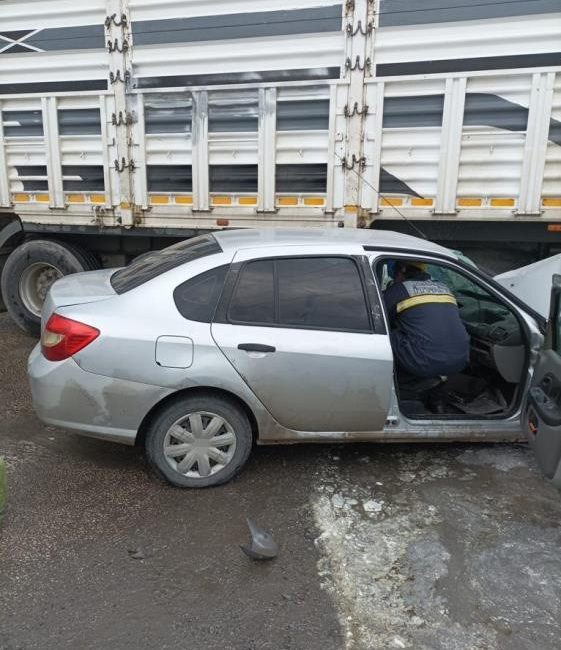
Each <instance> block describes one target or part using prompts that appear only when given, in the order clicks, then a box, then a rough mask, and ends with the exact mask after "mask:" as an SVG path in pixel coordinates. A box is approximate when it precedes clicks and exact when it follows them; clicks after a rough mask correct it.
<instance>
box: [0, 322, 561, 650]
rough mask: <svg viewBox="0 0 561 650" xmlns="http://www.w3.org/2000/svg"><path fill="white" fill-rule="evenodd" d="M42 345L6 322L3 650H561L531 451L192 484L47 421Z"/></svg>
mask: <svg viewBox="0 0 561 650" xmlns="http://www.w3.org/2000/svg"><path fill="white" fill-rule="evenodd" d="M33 343H34V342H33V341H32V340H31V339H29V338H27V337H26V336H24V335H23V334H21V333H20V332H19V331H18V330H17V329H16V328H15V327H14V326H13V325H12V324H11V322H10V321H9V319H8V318H7V317H6V316H5V315H1V316H0V359H1V360H2V361H1V364H0V413H1V414H2V418H1V420H0V455H3V456H4V457H5V459H6V462H7V466H8V480H9V502H8V510H7V513H6V516H5V518H4V521H3V523H2V525H1V528H0V648H1V649H2V650H16V649H18V650H19V649H21V650H27V649H33V648H45V649H47V648H48V649H52V648H57V649H63V648H64V649H66V648H72V649H74V648H80V649H84V650H86V649H93V648H96V649H97V648H99V649H101V648H103V649H104V650H106V649H107V648H111V649H113V648H116V649H120V648H124V649H128V648H131V649H132V648H135V649H137V648H143V649H144V648H149V649H150V648H154V649H156V648H157V649H162V650H163V649H189V650H191V649H196V650H198V649H211V650H214V649H216V650H218V649H220V650H229V649H232V650H261V649H263V650H265V649H271V650H283V649H287V650H315V649H316V648H317V649H318V650H319V649H320V648H321V649H322V650H331V649H333V650H339V649H349V650H378V649H380V650H387V649H388V648H413V649H415V650H425V649H426V650H487V649H495V648H496V649H501V650H503V649H504V650H518V649H520V650H522V649H529V650H549V649H551V650H553V649H559V648H561V495H560V494H559V493H558V492H557V491H556V490H555V489H553V488H552V487H551V486H550V485H548V484H547V483H546V482H545V481H544V480H543V479H542V477H541V475H540V473H539V471H538V470H537V468H536V467H535V464H534V462H533V459H532V456H531V454H530V452H529V451H528V450H527V449H526V447H525V446H524V445H518V446H509V445H431V446H427V445H425V446H423V445H348V446H319V445H318V446H313V445H310V446H293V447H278V448H265V449H263V448H261V449H257V450H256V453H255V454H254V456H253V458H252V461H251V462H250V465H249V467H248V468H247V469H246V470H245V472H244V473H243V474H242V476H240V477H239V479H238V480H236V481H234V482H232V483H230V484H229V485H227V486H224V487H221V488H217V489H212V490H205V491H181V490H177V489H173V488H171V487H168V486H166V485H164V484H163V483H161V482H160V481H159V480H158V479H156V478H154V477H152V476H151V475H150V473H149V472H148V471H147V468H146V466H145V463H144V460H143V457H142V453H141V451H140V450H138V449H134V448H128V447H123V446H118V445H114V444H111V443H106V442H100V441H96V440H89V439H86V438H81V437H78V436H76V435H74V434H69V433H65V432H62V431H59V430H56V429H52V428H49V427H45V426H44V425H42V424H41V423H40V422H39V421H38V420H37V419H36V418H35V417H34V415H33V412H32V409H31V404H30V400H29V393H28V389H27V384H26V377H25V365H26V360H27V355H28V353H29V351H30V349H31V347H32V346H33ZM247 516H249V517H252V518H253V519H255V520H256V521H257V522H258V523H260V524H261V525H263V526H264V527H266V528H268V529H270V530H271V531H272V532H273V534H274V536H275V538H276V540H277V541H278V542H279V544H280V546H281V552H280V555H279V557H278V558H277V559H276V560H274V561H272V562H270V563H254V562H252V561H250V560H249V559H248V558H246V557H245V556H244V555H243V554H242V553H241V551H240V549H239V544H240V543H243V542H244V541H245V539H246V535H247V533H246V527H245V517H247Z"/></svg>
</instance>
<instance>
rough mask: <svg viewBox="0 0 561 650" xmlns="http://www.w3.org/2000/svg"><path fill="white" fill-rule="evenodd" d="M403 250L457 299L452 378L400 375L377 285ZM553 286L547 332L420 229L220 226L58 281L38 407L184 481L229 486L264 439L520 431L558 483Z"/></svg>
mask: <svg viewBox="0 0 561 650" xmlns="http://www.w3.org/2000/svg"><path fill="white" fill-rule="evenodd" d="M396 260H402V261H414V262H415V263H416V264H423V265H424V266H423V268H425V269H426V272H427V273H429V274H430V275H431V277H432V278H434V279H438V280H439V281H441V282H444V283H445V284H446V285H447V286H448V287H449V289H450V291H451V292H452V293H453V294H454V296H455V298H456V301H457V303H458V306H459V309H460V315H461V318H462V320H463V323H464V325H465V327H466V329H467V331H468V333H469V335H470V340H471V358H470V362H469V365H468V366H467V368H466V369H465V370H464V372H462V373H460V374H459V375H457V376H453V377H447V378H444V377H435V378H431V379H428V380H427V379H424V380H420V381H411V380H409V381H405V382H403V381H401V379H400V377H399V375H398V374H397V373H394V359H393V353H392V346H391V342H390V330H389V322H388V318H387V314H386V311H385V305H384V300H383V292H384V290H385V288H386V286H387V284H388V283H389V282H390V281H391V280H390V278H389V275H390V274H389V273H388V269H389V268H390V264H392V263H394V264H395V261H396ZM560 293H561V284H560V283H558V282H554V286H553V300H552V307H551V318H550V319H549V326H548V325H547V322H546V319H545V318H544V317H543V316H542V315H540V314H539V313H538V312H536V311H534V310H533V309H532V308H531V307H529V306H528V305H527V304H526V303H524V302H522V301H521V300H520V299H519V298H517V297H516V296H515V295H513V294H511V293H510V292H509V291H508V290H507V289H505V288H503V287H502V286H501V285H499V284H498V283H497V282H495V281H494V280H493V279H492V278H490V277H489V276H487V275H485V274H484V273H482V272H480V271H479V270H478V269H477V268H475V267H474V266H473V265H472V264H469V263H466V262H465V261H463V259H462V258H461V256H460V255H458V254H457V253H454V252H453V251H450V250H447V249H445V248H442V247H440V246H437V245H436V244H432V243H429V242H426V241H423V240H420V239H416V238H414V237H407V236H404V235H401V234H395V233H390V232H382V231H366V230H353V231H348V230H340V229H334V230H317V229H310V230H304V229H294V230H291V229H284V230H239V231H222V232H216V233H215V234H209V235H204V236H201V237H197V238H194V239H190V240H187V241H185V242H181V243H179V244H176V245H174V246H171V247H169V248H167V249H165V250H162V251H159V252H155V253H151V254H149V255H147V256H143V257H142V258H141V259H139V260H137V261H134V262H133V263H132V264H131V265H129V266H128V267H126V268H123V269H118V270H102V271H95V272H91V273H84V274H78V275H73V276H68V277H65V278H63V279H61V280H59V281H58V282H56V283H55V284H54V285H53V287H52V289H51V291H50V294H49V295H48V297H47V300H46V302H45V305H44V308H43V314H42V338H41V342H40V343H39V344H38V345H37V347H36V348H35V350H34V351H33V352H32V354H31V357H30V360H29V377H30V381H31V388H32V393H33V401H34V406H35V409H36V411H37V413H38V415H39V417H40V418H41V419H42V420H43V421H44V422H46V423H49V424H52V425H55V426H60V427H65V428H68V429H71V430H74V431H77V432H80V433H83V434H86V435H90V436H95V437H97V438H103V439H106V440H112V441H116V442H122V443H125V444H131V445H132V444H139V445H143V446H144V448H145V450H146V454H147V458H148V460H149V462H150V464H151V465H152V466H153V468H154V469H155V470H156V471H157V472H158V473H159V474H160V475H161V476H162V477H163V478H165V479H167V480H168V481H169V482H170V483H172V484H173V485H176V486H180V487H206V486H211V485H217V484H220V483H224V482H225V481H228V480H229V479H231V478H232V477H233V476H234V475H235V474H237V473H238V472H239V471H240V469H241V468H242V467H243V466H244V465H245V463H246V462H247V460H248V458H249V455H250V453H251V450H252V447H253V445H254V444H278V443H295V442H321V441H326V442H336V441H337V442H340V441H359V440H360V441H415V440H423V441H430V440H432V441H442V440H458V441H459V440H471V441H498V440H502V441H504V440H517V439H519V438H520V437H521V435H522V432H524V433H525V434H526V435H527V437H528V438H529V440H530V443H531V444H532V445H533V447H534V449H535V451H536V455H537V457H538V460H539V462H540V464H541V466H542V468H543V470H544V473H545V474H546V475H547V476H548V477H549V478H551V479H552V480H553V481H554V482H555V483H556V484H557V485H561V357H560V356H559V355H560V352H561V329H560V327H559V307H560V300H559V294H560ZM548 327H549V329H547V328H548ZM548 332H549V336H546V334H547V333H548ZM544 342H545V343H544ZM435 393H436V394H438V396H439V397H438V400H437V402H438V403H437V404H436V405H435V399H434V395H435Z"/></svg>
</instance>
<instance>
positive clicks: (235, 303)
mask: <svg viewBox="0 0 561 650" xmlns="http://www.w3.org/2000/svg"><path fill="white" fill-rule="evenodd" d="M228 317H229V319H230V320H231V321H236V322H238V323H274V322H275V296H274V273H273V262H272V261H271V260H260V261H256V262H250V263H249V264H246V265H245V266H244V267H243V269H242V270H241V272H240V277H239V279H238V282H237V284H236V287H235V289H234V293H233V295H232V300H231V302H230V309H229V310H228Z"/></svg>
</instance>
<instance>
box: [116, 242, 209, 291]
mask: <svg viewBox="0 0 561 650" xmlns="http://www.w3.org/2000/svg"><path fill="white" fill-rule="evenodd" d="M221 252H222V248H220V245H219V243H218V242H217V241H216V239H215V238H214V237H213V235H202V236H200V237H193V238H192V239H187V240H186V241H182V242H179V243H178V244H174V245H173V246H168V248H164V249H163V250H161V251H154V252H153V253H150V254H148V255H145V256H142V257H141V258H139V259H138V260H133V261H132V262H131V264H129V265H128V266H127V267H126V268H124V269H120V270H119V271H116V272H115V273H113V275H112V276H111V286H112V287H113V289H114V290H115V291H116V292H117V293H125V292H127V291H130V290H131V289H136V287H139V286H140V285H142V284H144V283H145V282H148V281H149V280H153V279H154V278H156V277H158V276H159V275H161V274H162V273H165V272H166V271H171V269H175V268H176V267H178V266H181V265H182V264H185V263H187V262H192V261H193V260H197V259H199V258H201V257H206V256H207V255H214V254H215V253H221Z"/></svg>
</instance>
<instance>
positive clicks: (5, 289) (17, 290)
mask: <svg viewBox="0 0 561 650" xmlns="http://www.w3.org/2000/svg"><path fill="white" fill-rule="evenodd" d="M95 268H97V263H96V260H95V258H94V257H93V255H92V254H91V253H89V251H84V250H83V249H81V248H80V247H78V246H75V245H73V244H67V243H66V242H58V241H51V240H46V239H35V240H32V241H28V242H26V243H25V244H21V245H20V246H18V247H17V248H16V249H14V250H13V251H12V253H11V254H10V256H9V257H8V259H7V260H6V264H5V265H4V269H3V270H2V280H1V287H2V298H3V301H4V304H5V305H6V309H7V310H8V312H9V314H10V316H11V317H12V318H13V320H14V321H15V322H16V323H17V324H18V325H19V327H21V329H22V330H24V331H25V332H27V333H28V334H31V335H32V336H39V335H40V330H41V307H42V305H43V302H44V300H45V297H46V295H47V292H48V290H49V288H50V286H51V284H53V282H55V280H58V279H59V278H61V277H62V276H64V275H70V274H71V273H80V272H82V271H91V270H93V269H95Z"/></svg>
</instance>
